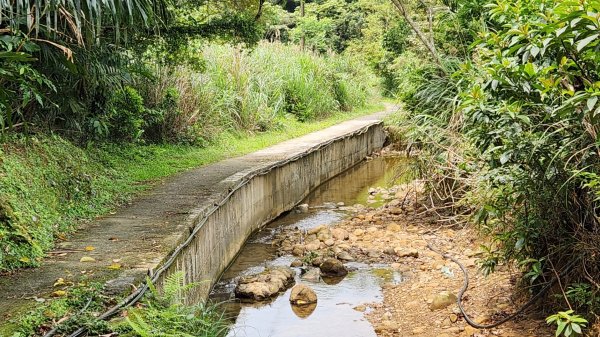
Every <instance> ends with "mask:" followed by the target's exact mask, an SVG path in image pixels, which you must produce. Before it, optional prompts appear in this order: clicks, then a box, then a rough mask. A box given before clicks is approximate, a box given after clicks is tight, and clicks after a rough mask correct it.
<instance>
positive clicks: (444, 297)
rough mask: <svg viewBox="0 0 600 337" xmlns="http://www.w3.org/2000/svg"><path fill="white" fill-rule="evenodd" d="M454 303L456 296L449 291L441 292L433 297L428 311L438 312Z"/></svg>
mask: <svg viewBox="0 0 600 337" xmlns="http://www.w3.org/2000/svg"><path fill="white" fill-rule="evenodd" d="M454 303H456V295H454V293H451V292H449V291H442V292H440V293H439V294H437V295H435V296H434V297H433V299H432V301H431V304H429V309H431V310H440V309H444V308H446V307H448V306H450V305H452V304H454Z"/></svg>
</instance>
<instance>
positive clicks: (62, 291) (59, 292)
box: [52, 290, 67, 297]
mask: <svg viewBox="0 0 600 337" xmlns="http://www.w3.org/2000/svg"><path fill="white" fill-rule="evenodd" d="M66 294H67V292H66V291H64V290H57V291H55V292H53V293H52V297H63V296H65V295H66Z"/></svg>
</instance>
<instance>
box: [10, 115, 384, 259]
mask: <svg viewBox="0 0 600 337" xmlns="http://www.w3.org/2000/svg"><path fill="white" fill-rule="evenodd" d="M381 109H383V106H382V105H368V106H366V107H364V108H361V109H357V110H355V111H353V112H345V113H341V112H340V113H336V114H333V115H331V116H330V117H328V118H326V119H323V120H319V121H310V122H299V121H297V119H296V118H294V117H289V118H280V119H279V120H278V125H279V127H278V128H276V129H272V130H270V131H266V132H260V133H248V132H232V131H229V132H224V133H221V134H219V135H218V136H216V138H215V139H214V140H213V141H212V142H211V143H210V144H208V145H207V146H205V147H198V146H192V145H173V144H165V145H139V144H137V145H135V144H129V145H118V144H105V145H102V146H88V147H87V148H80V147H77V146H75V145H73V144H72V143H70V142H68V141H66V140H64V139H62V138H60V137H59V136H56V135H49V136H43V135H38V136H34V137H31V136H30V137H24V136H15V137H13V138H12V139H10V141H8V142H5V143H4V144H2V147H0V246H1V247H3V249H1V250H0V271H10V270H13V269H15V268H22V267H32V266H37V265H39V263H40V262H41V260H42V259H43V256H44V252H45V251H47V250H49V249H50V248H52V246H53V244H54V240H55V239H56V238H59V239H63V238H65V235H67V234H68V233H70V232H72V231H73V230H75V229H76V228H77V227H78V223H80V222H81V221H86V220H87V221H89V220H92V219H94V218H95V217H97V216H101V215H103V214H106V213H108V212H110V211H111V210H113V209H115V208H116V207H118V206H119V205H120V204H121V203H123V202H125V201H127V200H129V199H131V198H132V197H133V196H134V195H135V194H136V193H138V192H140V191H142V190H144V189H147V188H149V187H151V186H152V185H153V183H155V182H156V181H159V180H160V179H162V178H164V177H167V176H171V175H173V174H176V173H178V172H181V171H185V170H189V169H191V168H195V167H198V166H201V165H206V164H209V163H213V162H217V161H219V160H222V159H225V158H231V157H235V156H240V155H243V154H247V153H250V152H253V151H256V150H258V149H262V148H264V147H268V146H270V145H273V144H276V143H279V142H281V141H284V140H287V139H291V138H294V137H298V136H301V135H304V134H307V133H310V132H312V131H315V130H319V129H323V128H326V127H328V126H331V125H334V124H337V123H339V122H341V121H343V120H346V119H350V118H353V117H356V116H359V115H364V114H367V113H371V112H375V111H378V110H381Z"/></svg>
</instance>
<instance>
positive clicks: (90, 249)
mask: <svg viewBox="0 0 600 337" xmlns="http://www.w3.org/2000/svg"><path fill="white" fill-rule="evenodd" d="M94 249H96V247H94V246H86V247H85V251H86V252H91V251H92V250H94Z"/></svg>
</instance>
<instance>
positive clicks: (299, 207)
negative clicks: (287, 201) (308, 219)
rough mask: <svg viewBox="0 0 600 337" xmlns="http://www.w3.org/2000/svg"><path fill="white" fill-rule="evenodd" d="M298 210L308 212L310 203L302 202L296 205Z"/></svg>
mask: <svg viewBox="0 0 600 337" xmlns="http://www.w3.org/2000/svg"><path fill="white" fill-rule="evenodd" d="M296 212H298V213H308V204H300V205H298V206H296Z"/></svg>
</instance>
